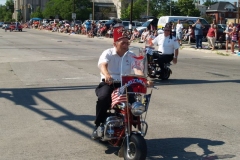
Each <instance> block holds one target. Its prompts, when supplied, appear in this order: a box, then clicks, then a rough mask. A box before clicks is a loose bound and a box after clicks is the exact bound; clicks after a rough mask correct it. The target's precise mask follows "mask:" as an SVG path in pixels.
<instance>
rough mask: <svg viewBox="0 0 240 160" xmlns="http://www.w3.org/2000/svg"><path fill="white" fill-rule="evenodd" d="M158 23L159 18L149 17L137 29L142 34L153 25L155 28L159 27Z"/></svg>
mask: <svg viewBox="0 0 240 160" xmlns="http://www.w3.org/2000/svg"><path fill="white" fill-rule="evenodd" d="M157 23H158V19H157V18H154V19H149V20H147V21H146V22H145V23H143V24H142V26H139V27H137V28H136V29H137V30H138V31H139V33H140V35H141V34H142V32H143V31H144V30H145V29H146V28H148V29H151V27H153V28H154V29H157Z"/></svg>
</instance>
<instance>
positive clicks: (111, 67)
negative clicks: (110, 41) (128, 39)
mask: <svg viewBox="0 0 240 160" xmlns="http://www.w3.org/2000/svg"><path fill="white" fill-rule="evenodd" d="M133 56H134V54H133V53H131V52H129V51H128V52H127V55H126V56H124V58H123V57H120V56H119V55H118V54H117V52H116V49H115V48H110V49H107V50H105V51H103V53H102V55H101V56H100V58H99V61H98V68H99V69H100V67H101V63H103V62H107V64H108V72H109V74H110V75H111V76H112V78H113V79H115V80H120V74H121V67H122V74H134V72H133V69H132V68H134V67H133V65H132V64H133V63H134V58H133ZM122 59H123V63H122ZM121 64H122V65H121ZM100 75H101V80H102V79H104V78H105V76H104V75H103V74H102V73H100Z"/></svg>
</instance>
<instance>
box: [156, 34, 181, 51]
mask: <svg viewBox="0 0 240 160" xmlns="http://www.w3.org/2000/svg"><path fill="white" fill-rule="evenodd" d="M152 43H153V44H154V45H158V51H159V52H162V53H161V54H173V53H174V50H176V49H178V48H179V47H180V45H179V43H178V41H177V39H176V38H175V37H172V39H171V38H170V36H167V37H165V36H164V34H160V35H158V36H157V37H156V38H155V39H154V40H152Z"/></svg>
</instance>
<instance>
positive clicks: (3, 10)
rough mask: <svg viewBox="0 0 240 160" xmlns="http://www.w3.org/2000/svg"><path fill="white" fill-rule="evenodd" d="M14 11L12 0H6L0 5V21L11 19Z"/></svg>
mask: <svg viewBox="0 0 240 160" xmlns="http://www.w3.org/2000/svg"><path fill="white" fill-rule="evenodd" d="M13 12H14V2H13V0H7V1H6V3H5V5H1V6H0V21H5V22H6V21H7V22H10V21H13V19H12V13H13Z"/></svg>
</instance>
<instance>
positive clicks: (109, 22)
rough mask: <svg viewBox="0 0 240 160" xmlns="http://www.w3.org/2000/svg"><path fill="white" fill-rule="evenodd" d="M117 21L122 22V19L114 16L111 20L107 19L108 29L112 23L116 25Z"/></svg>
mask: <svg viewBox="0 0 240 160" xmlns="http://www.w3.org/2000/svg"><path fill="white" fill-rule="evenodd" d="M117 23H122V20H120V19H117V18H113V19H110V20H109V21H107V22H106V23H105V25H106V26H107V29H108V28H110V25H112V26H114V25H115V24H117Z"/></svg>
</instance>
